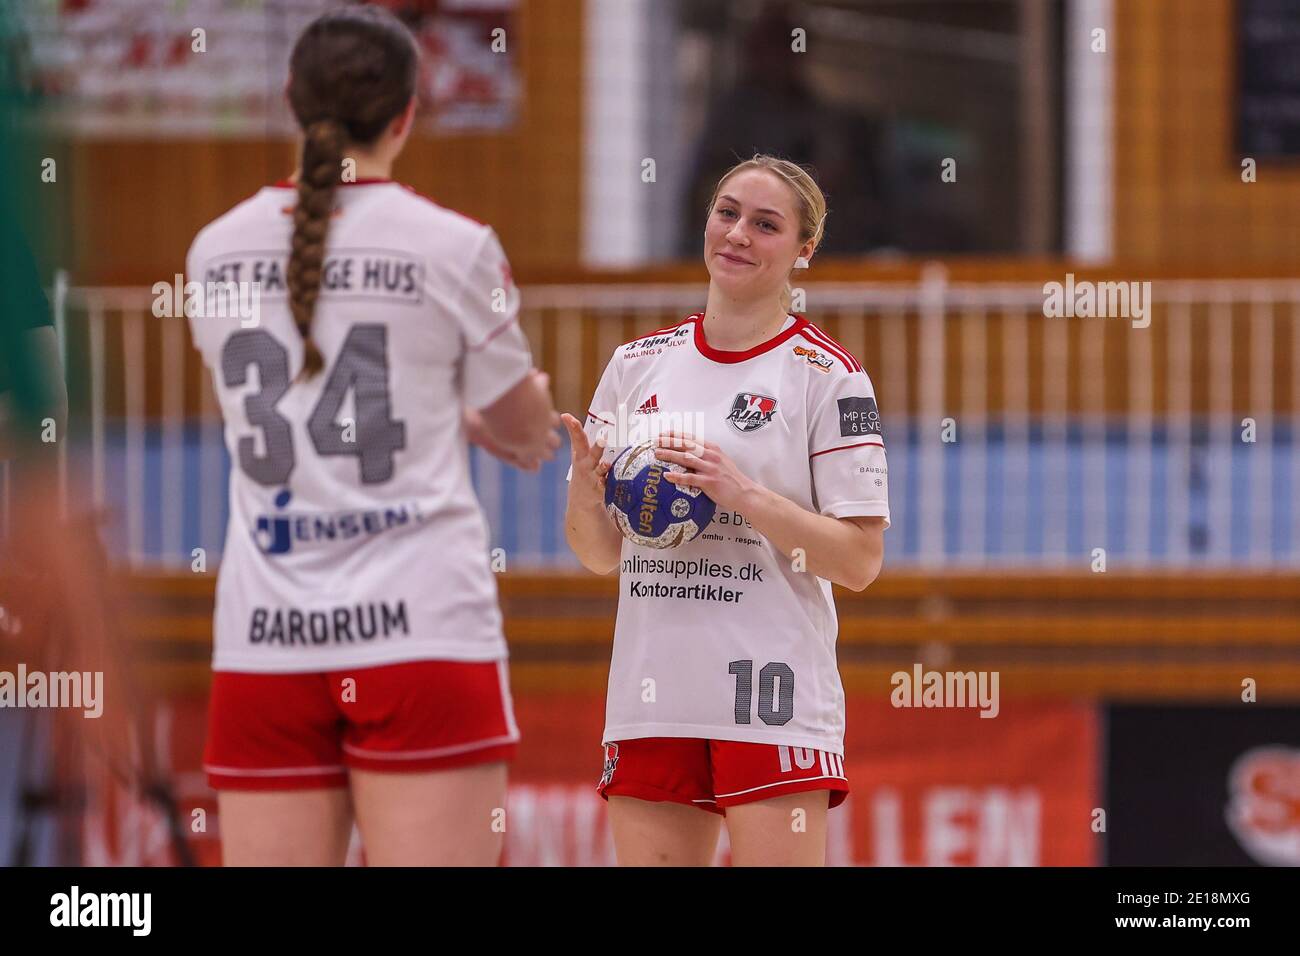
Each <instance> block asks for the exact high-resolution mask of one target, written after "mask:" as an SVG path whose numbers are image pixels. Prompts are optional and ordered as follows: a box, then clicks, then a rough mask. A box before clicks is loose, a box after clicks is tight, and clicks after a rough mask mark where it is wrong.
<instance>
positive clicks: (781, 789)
mask: <svg viewBox="0 0 1300 956" xmlns="http://www.w3.org/2000/svg"><path fill="white" fill-rule="evenodd" d="M604 746H605V772H604V773H603V774H602V775H601V778H600V783H599V784H598V785H597V787H596V790H597V792H599V793H600V795H601V796H602V797H605V798H606V799H608V798H610V797H637V798H639V799H641V800H655V801H658V800H670V801H672V802H673V803H685V804H687V805H689V806H694V807H699V808H700V809H701V810H712V811H713V812H714V813H721V814H724V815H725V812H726V808H727V807H734V806H738V805H740V804H742V803H754V802H755V801H758V800H768V799H770V798H772V797H782V796H785V795H786V794H790V793H801V792H804V791H808V790H829V791H830V803H829V805H830V806H832V807H838V806H839V805H840V804H841V803H843V802H844V799H845V798H846V797H847V796H848V795H849V781H848V778H847V777H845V776H844V758H843V757H841V756H839V755H838V754H832V753H827V752H826V751H824V750H812V749H808V748H804V747H789V746H786V745H784V744H748V743H740V742H739V741H735V740H700V739H698V738H695V737H640V738H637V739H635V740H620V741H618V742H616V743H607V744H605V745H604Z"/></svg>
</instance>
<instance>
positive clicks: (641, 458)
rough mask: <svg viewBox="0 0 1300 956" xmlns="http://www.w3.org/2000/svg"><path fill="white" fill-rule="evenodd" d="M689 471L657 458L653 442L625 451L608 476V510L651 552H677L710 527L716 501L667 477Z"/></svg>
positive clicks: (625, 533)
mask: <svg viewBox="0 0 1300 956" xmlns="http://www.w3.org/2000/svg"><path fill="white" fill-rule="evenodd" d="M686 470H687V469H685V468H683V467H682V466H681V465H678V464H675V463H673V462H668V461H661V460H659V459H658V458H656V457H655V443H654V441H653V440H651V441H644V442H641V443H640V444H637V445H629V446H628V447H627V448H625V449H623V450H622V451H621V452H619V454H618V457H617V458H615V459H614V464H613V465H611V466H610V469H609V473H608V475H606V477H605V510H606V511H608V512H609V514H610V517H611V518H613V519H614V523H615V524H616V525H618V529H619V530H620V531H622V532H623V537H625V538H627V539H628V540H629V541H631V542H633V543H635V544H639V545H641V546H642V547H645V548H675V547H677V546H678V545H680V544H685V543H686V542H687V541H690V540H691V539H692V538H694V537H695V536H696V535H697V534H699V533H700V532H701V531H703V530H704V529H705V528H706V527H708V524H709V522H710V521H712V520H713V512H714V511H715V510H716V508H717V506H716V505H715V504H714V502H713V499H712V498H710V497H709V496H708V495H706V494H705V493H704V492H702V491H700V489H698V488H686V487H682V486H680V485H675V484H673V483H672V482H671V481H669V480H668V479H667V478H666V477H664V476H665V474H666V473H667V472H670V471H676V472H685V471H686Z"/></svg>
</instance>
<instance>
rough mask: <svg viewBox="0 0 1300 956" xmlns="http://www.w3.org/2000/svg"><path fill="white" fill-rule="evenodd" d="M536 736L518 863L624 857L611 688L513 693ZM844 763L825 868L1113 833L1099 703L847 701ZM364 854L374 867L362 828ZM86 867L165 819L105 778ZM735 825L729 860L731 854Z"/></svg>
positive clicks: (525, 772) (1065, 850) (183, 718)
mask: <svg viewBox="0 0 1300 956" xmlns="http://www.w3.org/2000/svg"><path fill="white" fill-rule="evenodd" d="M205 707H206V701H204V700H203V699H200V698H193V697H191V698H183V699H177V700H173V701H170V702H168V703H167V704H166V705H164V706H163V707H161V708H160V709H159V710H158V711H157V712H156V714H155V726H154V730H155V736H156V738H157V740H158V748H159V750H160V751H161V753H160V757H161V758H162V760H163V761H164V765H168V764H167V762H168V761H169V762H170V764H169V765H170V767H171V769H172V774H173V780H174V781H175V786H176V791H177V793H176V796H177V799H178V800H179V802H180V805H181V813H182V817H183V819H182V824H183V825H184V826H185V828H186V829H187V830H188V831H190V832H192V833H193V842H194V846H195V851H196V855H197V857H198V859H199V861H200V862H201V863H204V864H209V865H211V864H216V863H218V862H219V861H220V851H219V846H220V844H219V840H220V821H219V820H218V819H217V808H216V799H215V795H214V794H213V793H212V792H211V791H210V790H209V789H208V787H207V784H206V780H205V778H204V776H203V773H202V770H201V758H202V751H203V735H204V731H205V718H206V711H205ZM515 707H516V713H517V717H518V721H519V725H520V728H521V730H522V732H523V735H524V738H523V744H522V746H521V748H520V753H519V758H518V759H517V760H516V762H515V764H514V766H513V768H512V771H511V783H510V794H509V799H508V803H507V807H506V821H507V822H506V828H507V829H506V858H505V863H506V865H512V866H604V865H612V864H613V863H614V862H615V860H614V847H613V843H612V841H611V838H610V833H609V825H608V821H607V819H606V814H605V804H604V801H602V800H601V799H600V798H599V797H598V796H597V795H596V782H597V780H598V779H599V777H600V772H601V747H600V743H601V741H600V732H601V727H602V723H603V716H604V701H603V698H601V697H599V696H597V695H593V694H583V695H562V694H540V695H523V694H517V695H516V697H515ZM848 707H849V710H848V748H847V753H846V755H845V767H846V770H847V773H848V777H849V782H850V785H851V786H852V788H853V792H852V794H851V796H850V797H849V799H848V800H847V801H846V802H845V803H844V804H843V805H842V806H840V807H838V808H836V809H835V810H832V811H831V812H830V816H829V838H828V839H829V847H828V860H827V862H828V863H830V864H832V865H841V866H851V865H870V866H900V865H902V866H972V865H974V866H1089V865H1094V864H1096V863H1097V862H1099V861H1100V859H1101V852H1100V842H1099V841H1101V840H1102V839H1104V834H1098V833H1095V832H1094V831H1093V828H1092V823H1093V810H1094V808H1095V807H1097V806H1099V804H1100V802H1101V798H1100V796H1099V782H1098V720H1097V716H1096V708H1095V707H1094V706H1092V705H1087V704H1080V703H1070V702H1058V701H1023V700H1004V701H1003V702H1002V706H1001V709H1000V712H999V713H998V715H997V716H996V717H994V718H991V719H989V718H981V717H980V716H979V712H978V711H976V710H972V709H956V708H935V709H897V708H894V707H892V706H891V705H890V703H889V701H888V700H881V701H863V700H857V699H850V700H849V705H848ZM353 843H354V845H353V853H352V862H357V863H359V862H361V860H362V854H361V848H360V840H359V838H358V837H357V836H356V835H355V834H354V841H353ZM84 853H85V859H86V862H87V863H89V864H114V865H168V864H170V863H172V862H174V861H173V858H172V854H171V851H170V847H169V842H168V837H167V830H166V826H165V822H164V820H163V819H162V817H161V815H160V814H159V813H158V811H157V810H156V809H155V808H153V807H152V806H148V805H145V804H142V803H141V802H140V801H138V800H137V799H135V798H133V797H131V796H130V795H129V794H127V793H126V791H124V790H123V789H122V787H121V786H120V785H119V784H117V783H115V782H113V781H112V779H111V778H110V777H109V776H108V775H107V773H102V775H101V779H99V780H98V781H97V785H96V786H94V787H92V795H91V803H90V806H89V807H88V811H87V817H86V825H85V830H84ZM728 859H729V855H728V847H727V842H726V829H725V827H724V828H723V836H722V840H721V844H720V846H719V848H718V855H717V862H719V863H723V864H725V863H726V862H728Z"/></svg>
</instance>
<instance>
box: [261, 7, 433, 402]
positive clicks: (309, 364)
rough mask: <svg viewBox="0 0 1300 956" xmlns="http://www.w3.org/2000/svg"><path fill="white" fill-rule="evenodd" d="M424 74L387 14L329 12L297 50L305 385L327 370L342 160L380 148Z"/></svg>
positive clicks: (292, 274) (293, 297)
mask: <svg viewBox="0 0 1300 956" xmlns="http://www.w3.org/2000/svg"><path fill="white" fill-rule="evenodd" d="M418 68H419V52H418V50H417V48H416V45H415V39H414V37H412V36H411V34H410V32H409V31H408V30H407V29H406V27H405V26H403V25H402V23H401V21H400V20H398V19H397V18H396V17H395V16H393V15H392V14H391V13H389V12H388V11H387V10H385V9H383V8H382V7H370V6H366V7H344V8H343V9H341V10H336V11H332V12H330V13H326V14H324V15H323V16H320V17H317V18H316V19H315V20H313V21H312V22H311V23H310V24H308V25H307V28H306V29H305V30H303V32H302V35H301V36H300V37H298V42H297V43H295V44H294V47H293V54H292V56H291V57H290V60H289V88H288V94H289V105H290V106H291V107H292V109H293V114H294V116H295V117H296V118H297V120H298V125H299V126H300V127H302V131H303V144H302V169H301V172H300V173H299V176H298V203H297V205H296V207H295V208H294V213H293V246H292V251H291V252H290V254H289V265H288V269H287V272H286V278H287V280H288V285H289V308H290V310H291V311H292V313H293V321H294V324H295V325H296V326H297V327H298V331H299V332H300V333H301V334H302V340H303V366H302V374H301V377H302V378H304V379H307V378H311V377H312V376H313V375H315V374H316V373H317V372H319V371H320V370H321V368H322V367H323V366H324V364H325V360H324V357H323V356H322V355H321V352H320V349H319V348H318V347H317V345H316V343H315V342H314V341H312V337H311V321H312V316H313V315H314V314H315V312H316V300H317V299H318V298H319V297H320V280H321V269H322V267H323V264H324V260H325V238H326V236H327V235H328V233H329V224H330V217H331V213H332V212H333V208H334V190H335V189H336V188H337V187H338V184H339V179H340V176H341V174H342V165H343V157H344V153H345V151H346V150H347V148H348V147H349V146H368V145H370V144H372V143H374V142H375V140H377V139H378V138H379V137H380V135H381V134H382V133H383V132H384V130H385V129H386V128H387V127H388V124H389V123H391V122H392V121H393V120H394V119H395V118H396V117H397V116H399V115H400V114H401V112H402V111H403V110H404V109H406V107H407V104H409V103H410V102H411V97H413V96H414V95H415V81H416V73H417V70H418Z"/></svg>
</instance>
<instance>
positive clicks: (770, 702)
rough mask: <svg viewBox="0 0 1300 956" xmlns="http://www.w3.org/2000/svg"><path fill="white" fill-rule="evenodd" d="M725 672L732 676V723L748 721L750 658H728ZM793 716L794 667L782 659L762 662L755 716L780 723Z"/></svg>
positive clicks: (750, 708)
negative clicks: (733, 707) (734, 682)
mask: <svg viewBox="0 0 1300 956" xmlns="http://www.w3.org/2000/svg"><path fill="white" fill-rule="evenodd" d="M727 673H729V674H734V675H735V677H736V723H738V724H748V723H751V717H752V714H753V702H754V662H753V661H732V662H731V663H730V664H728V665H727ZM793 717H794V671H793V670H791V668H790V665H789V664H786V663H784V662H782V661H772V662H770V663H767V664H764V665H763V668H762V670H760V671H759V672H758V719H759V720H761V721H762V722H763V723H765V724H767V725H768V726H770V727H780V726H781V725H782V724H787V723H789V722H790V720H791V719H792V718H793Z"/></svg>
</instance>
